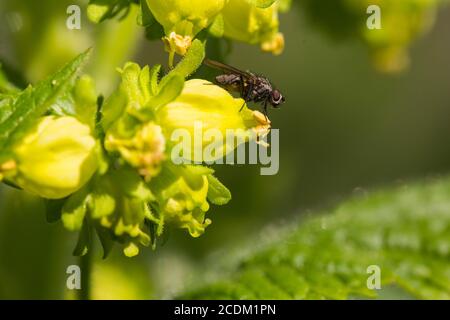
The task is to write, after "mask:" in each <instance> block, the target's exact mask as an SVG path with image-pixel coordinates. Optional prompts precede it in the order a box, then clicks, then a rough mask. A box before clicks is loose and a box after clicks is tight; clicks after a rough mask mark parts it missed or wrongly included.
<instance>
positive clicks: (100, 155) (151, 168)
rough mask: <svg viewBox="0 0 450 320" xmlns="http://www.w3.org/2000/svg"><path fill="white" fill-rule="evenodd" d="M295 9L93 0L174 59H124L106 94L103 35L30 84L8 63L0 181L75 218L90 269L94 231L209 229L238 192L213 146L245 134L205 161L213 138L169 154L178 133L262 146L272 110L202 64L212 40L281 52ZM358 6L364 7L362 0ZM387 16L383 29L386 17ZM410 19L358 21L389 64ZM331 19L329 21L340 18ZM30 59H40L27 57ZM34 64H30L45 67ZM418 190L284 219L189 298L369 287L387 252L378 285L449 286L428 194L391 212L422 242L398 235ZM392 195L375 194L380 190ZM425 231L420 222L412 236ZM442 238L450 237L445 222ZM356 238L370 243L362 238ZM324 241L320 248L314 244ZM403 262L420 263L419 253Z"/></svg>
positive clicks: (198, 1) (126, 247)
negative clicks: (285, 18) (214, 78)
mask: <svg viewBox="0 0 450 320" xmlns="http://www.w3.org/2000/svg"><path fill="white" fill-rule="evenodd" d="M312 2H314V3H315V2H317V1H307V0H305V1H303V2H302V4H303V5H304V7H305V8H307V9H306V10H307V12H308V14H309V15H310V16H316V15H318V14H319V13H320V12H318V11H317V8H316V6H315V5H314V4H313V3H312ZM336 2H338V3H342V4H339V5H338V7H339V8H341V9H342V11H344V12H346V13H347V14H346V16H347V17H348V16H352V15H353V13H354V12H355V11H358V8H359V7H358V6H357V5H356V4H353V2H355V3H356V2H358V1H338V0H336ZM369 2H370V1H369ZM394 2H395V1H387V0H386V1H378V2H377V3H379V4H380V7H381V9H382V10H384V9H386V10H389V9H390V8H391V7H393V8H394V9H395V10H399V9H398V6H397V5H394V4H393V3H394ZM404 2H408V1H402V3H404ZM409 2H411V3H419V2H420V3H422V2H423V3H424V5H423V6H419V5H418V4H417V5H415V6H411V8H415V9H414V10H416V11H417V12H421V13H424V14H425V13H427V12H428V10H429V9H428V8H425V2H426V3H431V2H433V1H413V0H410V1H409ZM344 3H345V4H344ZM363 3H365V1H363ZM289 7H290V1H289V0H278V1H275V0H191V1H186V0H140V1H139V0H91V1H90V3H89V6H88V7H87V15H88V17H89V19H90V20H91V21H92V22H94V23H98V24H101V22H103V21H105V20H107V19H112V18H117V20H119V19H123V18H126V17H127V15H128V16H129V15H132V14H135V13H136V12H138V14H137V22H138V24H139V25H140V26H142V27H143V28H145V31H146V36H147V38H148V39H158V40H162V42H163V44H164V47H165V50H166V51H167V53H168V70H169V71H168V72H164V71H163V67H162V66H161V65H159V64H156V65H151V66H140V65H138V64H137V63H134V62H127V63H125V64H124V65H121V66H118V67H120V68H118V69H117V73H116V77H117V78H118V79H120V83H119V85H118V86H117V88H116V90H114V92H113V93H112V94H111V95H109V96H106V97H104V96H102V95H100V94H99V93H98V91H97V89H96V77H95V76H92V75H91V76H90V75H87V74H83V73H82V70H83V66H84V65H85V64H86V63H87V61H88V59H89V58H90V56H92V55H93V54H96V53H95V51H96V50H97V48H96V46H94V47H93V48H92V49H87V48H85V49H87V51H85V52H83V53H81V54H79V55H78V56H77V57H76V58H74V59H73V60H72V61H70V62H69V63H67V64H66V65H65V66H63V67H62V68H60V69H59V71H57V72H55V73H54V74H53V75H51V76H49V77H47V78H46V79H44V80H42V81H40V82H37V83H36V84H35V85H29V86H27V87H24V86H22V85H21V84H18V83H17V82H15V81H12V80H11V79H8V76H7V74H8V72H4V71H3V70H2V69H0V181H2V182H3V183H5V184H8V185H9V186H12V187H15V188H18V189H21V190H23V191H24V192H29V193H32V194H34V195H37V196H39V197H41V198H43V199H44V200H45V202H46V205H47V219H48V221H49V222H55V221H61V222H62V224H63V226H64V227H65V228H66V229H67V230H70V231H75V232H78V235H79V236H78V242H77V244H76V246H75V249H74V252H73V253H74V255H77V256H81V257H83V258H82V264H81V267H82V268H84V270H85V271H86V272H87V271H88V270H90V267H89V264H90V263H91V258H90V253H91V251H92V245H93V243H92V241H93V240H92V239H93V238H94V237H93V235H94V234H97V236H98V238H99V239H100V242H101V245H102V248H103V252H104V257H105V258H106V257H107V256H108V254H109V253H110V252H111V249H112V248H113V245H114V244H116V245H119V246H120V247H121V249H122V250H123V253H124V255H125V256H127V257H133V256H136V255H138V254H139V252H140V250H142V248H143V247H150V248H152V249H155V248H156V247H157V245H158V243H159V241H160V239H161V237H163V235H164V233H165V230H166V228H167V227H175V228H181V229H184V230H186V231H187V232H188V233H189V234H190V235H191V236H192V237H199V236H201V235H202V234H203V233H204V232H205V229H206V228H207V227H208V226H209V225H210V224H211V222H212V221H211V219H210V214H209V211H210V210H212V209H211V206H212V205H218V206H222V205H226V204H227V203H228V202H229V201H230V199H231V193H230V191H229V190H228V189H227V188H226V187H225V186H224V185H223V184H222V183H221V182H220V180H219V179H218V177H216V176H215V175H214V169H213V168H212V167H211V166H210V164H213V163H220V161H217V160H218V159H219V158H223V157H225V156H226V155H227V154H229V153H232V152H234V151H236V149H237V148H239V146H240V145H239V143H234V142H235V141H233V143H227V141H226V140H225V139H217V140H215V141H214V142H216V145H215V146H214V148H215V150H216V151H217V153H216V154H215V156H211V157H209V158H208V157H207V158H203V157H201V159H200V160H199V161H192V160H197V159H192V158H191V157H190V156H188V155H194V154H195V153H196V152H197V150H195V148H200V150H199V152H200V154H201V155H203V154H205V150H204V149H205V148H207V147H208V146H210V144H211V141H212V138H213V137H207V136H206V135H201V136H200V141H198V140H197V138H196V137H195V142H196V143H195V146H194V145H193V146H186V145H184V146H183V149H184V150H185V151H186V150H187V151H186V152H184V153H183V154H182V155H181V158H177V161H173V160H174V159H173V157H172V154H173V151H174V148H176V147H177V144H176V141H173V139H172V137H173V136H174V134H175V135H176V133H177V130H183V131H182V132H183V133H192V135H191V137H192V136H194V131H195V128H196V126H197V125H198V124H199V123H200V124H201V125H202V128H203V129H204V130H208V129H211V130H214V132H217V133H218V134H219V135H220V136H221V137H226V135H227V132H228V131H230V130H231V131H233V132H235V133H236V136H235V138H236V139H237V140H238V141H240V143H241V144H245V143H259V144H264V143H261V142H262V141H264V138H265V137H266V136H267V135H268V134H269V133H270V130H271V122H270V120H269V119H267V118H266V117H265V116H264V115H263V114H262V113H261V112H259V111H256V110H252V109H249V108H248V107H247V105H245V104H244V100H243V99H241V98H236V97H234V96H232V95H231V94H230V93H229V92H228V91H226V90H225V89H224V88H221V87H219V86H217V85H215V84H212V83H211V82H209V80H211V77H208V76H206V75H205V72H203V73H202V72H199V71H198V69H199V67H200V66H201V65H202V62H203V60H204V59H205V56H206V52H211V54H213V55H215V57H214V58H220V57H221V56H223V55H224V51H225V50H224V49H223V44H224V43H225V44H226V43H230V42H231V41H241V42H246V43H249V44H253V45H257V46H259V47H260V48H261V50H263V51H265V52H270V53H273V54H274V55H279V54H281V53H282V51H283V49H284V45H285V41H284V37H283V34H282V33H280V32H279V12H285V11H287V10H288V8H289ZM422 7H423V8H422ZM355 8H356V9H355ZM411 10H413V9H411ZM420 10H422V11H420ZM400 11H401V10H400ZM358 12H359V11H358ZM361 12H362V13H363V15H365V14H366V13H365V12H366V11H365V9H364V10H363V11H361ZM391 12H394V11H386V13H387V14H388V17H390V18H389V19H394V18H392V16H393V14H392V15H391V14H390V13H391ZM395 12H397V11H395ZM384 13H385V12H384V11H382V14H384ZM417 15H418V16H419V17H421V15H419V13H417ZM356 16H358V18H357V19H355V20H349V21H358V20H359V19H360V16H359V14H356ZM395 19H397V18H395ZM390 21H391V20H387V22H386V23H385V24H383V28H390V24H389V22H390ZM402 21H403V23H404V24H405V25H406V26H407V27H408V28H407V30H410V32H408V34H407V35H404V36H403V37H402V36H401V35H398V34H396V33H391V32H390V31H389V30H388V31H386V29H381V30H375V31H374V32H377V33H371V32H369V31H366V30H364V31H363V32H362V31H361V32H360V33H359V37H361V38H363V39H364V40H365V41H367V42H369V43H370V44H371V46H370V47H371V49H372V53H373V56H374V59H375V62H376V63H377V65H379V66H381V67H382V68H385V69H396V67H398V66H401V63H402V62H401V61H400V62H399V60H401V59H404V58H405V48H406V47H407V45H408V44H409V42H410V41H411V38H412V37H413V36H414V35H415V34H416V33H418V32H419V31H420V30H422V29H423V28H425V23H424V26H422V25H421V26H419V27H417V28H415V27H414V26H411V25H412V24H413V22H412V20H411V21H410V20H408V19H406V18H405V19H403V20H402ZM414 21H417V19H416V20H414ZM123 23H126V22H123ZM327 23H328V24H326V23H324V25H325V26H327V25H329V24H330V23H332V21H328V22H327ZM361 25H365V23H363V24H361ZM99 27H100V25H99ZM355 29H358V30H360V28H359V27H358V28H356V27H355ZM383 30H384V31H383ZM418 30H419V31H418ZM373 35H375V36H373ZM372 36H373V38H372ZM223 39H224V40H223ZM218 48H219V49H218ZM207 49H208V50H207ZM99 50H101V49H99ZM93 51H94V53H93ZM111 55H112V53H111ZM395 63H397V64H396V65H393V64H395ZM399 64H400V65H399ZM30 65H32V66H38V65H39V63H34V64H33V63H32V61H31V60H30ZM30 68H31V67H30ZM36 68H37V67H36ZM36 68H35V69H33V74H39V72H38V71H39V70H38V68H37V69H36ZM203 71H204V70H203ZM202 75H203V76H202ZM112 82H113V81H112ZM178 132H179V131H178ZM217 141H218V142H217ZM217 143H218V144H217ZM178 147H179V146H178ZM265 147H267V146H265ZM183 157H184V159H183ZM418 190H419V187H417V188H415V189H414V190H413V191H411V194H410V193H398V194H397V195H396V196H393V199H391V200H392V202H393V205H392V206H386V207H383V206H377V205H376V203H372V202H370V201H369V200H367V202H370V203H369V205H368V206H367V207H368V208H370V210H369V211H374V214H366V215H364V216H361V217H360V216H358V215H356V214H354V213H356V212H357V211H358V210H359V209H360V206H361V208H363V207H364V206H365V204H364V203H359V202H355V203H353V202H352V203H350V204H349V205H348V207H346V206H344V207H343V208H339V209H337V214H336V216H335V217H332V218H327V219H324V220H323V219H316V220H312V221H311V222H310V223H309V224H306V225H305V227H303V228H300V229H299V230H298V231H295V232H292V230H284V229H283V230H280V233H283V235H284V234H285V233H286V234H288V233H289V234H291V235H290V236H286V238H282V239H281V242H282V245H280V246H277V245H274V244H273V243H270V245H269V246H268V247H266V248H264V250H262V251H261V253H255V252H253V253H252V254H249V255H248V258H247V259H244V262H242V263H241V264H240V265H239V267H236V268H235V269H233V270H234V273H233V277H231V278H230V279H229V280H226V281H225V280H220V279H219V280H218V281H217V282H214V283H213V284H211V285H210V286H206V287H199V288H197V289H195V290H192V291H190V292H189V293H185V294H184V295H182V296H183V297H213V298H347V297H348V296H349V295H351V294H362V295H367V296H373V295H374V293H373V292H372V291H370V290H369V289H367V287H366V282H365V280H366V278H365V276H366V274H365V270H366V268H367V267H368V266H369V265H371V264H377V263H380V264H382V266H381V267H382V268H384V267H385V269H384V270H386V271H387V272H388V273H387V274H386V275H385V276H383V278H382V280H383V284H390V283H395V282H397V283H398V282H400V284H402V285H403V287H405V288H406V289H410V291H411V292H412V293H416V294H417V295H418V296H423V297H438V298H442V297H444V298H448V296H449V294H448V292H450V288H449V286H448V282H446V283H445V282H443V281H438V280H440V279H445V277H446V276H447V280H448V276H449V273H448V272H449V270H448V265H447V266H446V267H445V266H443V264H444V263H443V261H444V260H445V259H448V258H449V249H448V248H449V247H448V242H446V243H445V241H444V240H445V237H444V235H445V232H444V231H448V228H449V225H450V220H449V216H448V214H438V213H436V219H437V218H439V219H440V225H439V226H436V225H433V223H431V222H430V221H429V220H426V218H425V213H424V210H425V209H426V208H428V206H431V204H430V203H429V202H427V201H425V205H423V206H421V205H420V204H418V205H417V207H416V208H414V210H410V212H411V214H406V213H405V214H403V215H401V216H398V217H397V220H398V221H397V220H396V221H395V223H399V224H404V225H403V227H404V230H403V231H402V233H401V234H400V236H402V237H413V238H414V239H415V240H416V242H419V243H420V244H419V245H418V247H408V246H406V247H405V246H403V247H402V244H401V243H400V242H401V241H402V239H403V238H402V239H400V238H398V235H396V234H395V233H393V232H392V229H391V228H392V219H390V216H389V214H388V213H389V212H391V211H392V210H395V208H393V207H395V206H398V207H399V208H401V209H402V208H404V207H405V206H407V205H406V203H405V201H407V200H405V199H404V198H405V197H406V198H407V197H410V198H409V199H410V200H411V199H413V198H414V199H416V198H418V197H419V196H417V193H419V191H418ZM433 190H434V191H437V192H438V195H437V196H436V197H437V201H439V203H442V206H447V207H448V206H449V204H448V201H446V200H445V199H443V198H444V197H443V193H444V191H448V190H449V188H448V183H444V184H439V185H436V186H434V187H429V188H428V189H426V190H425V191H426V194H430V193H431V191H433ZM416 196H417V197H416ZM387 197H389V196H387V195H385V194H380V195H376V196H374V200H373V201H378V200H379V199H382V198H387ZM430 197H431V195H430ZM421 207H424V209H423V210H421V209H420V208H421ZM342 211H348V213H345V212H342ZM360 211H363V210H360ZM375 211H376V212H375ZM425 211H426V210H425ZM402 212H404V211H402ZM447 212H448V211H447ZM375 213H377V214H381V221H379V223H380V224H379V226H378V227H377V228H379V229H380V230H381V231H382V232H383V234H386V238H379V237H378V236H376V234H375V233H374V232H375V231H374V229H373V228H372V226H373V224H375V225H376V223H378V222H376V221H375V216H376V214H375ZM400 218H404V219H405V220H401V219H400ZM350 220H354V221H356V225H355V226H354V227H353V229H350V228H348V227H346V223H347V222H349V221H350ZM372 222H373V223H372ZM416 222H417V224H416ZM418 229H421V230H425V231H426V232H425V231H424V232H422V233H421V234H419V235H416V234H415V233H414V232H415V231H417V230H418ZM433 230H434V231H433ZM396 236H397V237H396ZM446 237H447V240H448V233H447V234H446ZM443 239H444V240H443ZM430 241H431V242H430ZM362 244H366V245H367V246H368V247H369V248H370V251H366V250H364V249H363V248H362ZM421 244H422V245H423V246H422V245H421ZM319 246H320V247H322V248H323V251H322V252H320V251H317V250H316V249H314V248H317V247H319ZM405 250H410V251H411V252H413V254H415V255H417V256H419V253H424V254H425V255H426V256H427V257H430V259H429V261H430V265H428V266H426V267H424V268H422V269H420V270H416V271H417V274H415V273H414V274H408V273H407V272H406V271H405V269H401V268H400V269H399V268H396V267H395V266H394V265H393V264H392V261H393V259H394V260H396V261H399V260H401V259H402V258H403V257H404V255H403V254H404V251H405ZM370 254H372V255H371V256H370ZM371 257H377V259H375V260H373V259H371ZM389 258H392V259H389ZM405 261H406V262H405V263H406V264H408V263H410V264H413V263H414V261H413V259H409V260H408V259H406V258H405ZM325 266H327V268H332V270H328V271H329V272H328V273H327V275H328V276H326V275H325V273H323V271H324V270H322V269H323V268H325ZM361 270H363V271H361ZM382 270H383V269H382ZM414 270H415V269H413V271H414ZM424 270H425V271H424ZM422 271H423V272H422ZM361 272H362V273H361ZM414 272H415V271H414ZM420 272H422V273H420ZM424 273H426V274H425V275H424ZM436 277H437V278H438V280H436V279H437V278H436ZM433 281H434V282H433ZM429 282H431V283H434V285H431V284H430V283H429ZM88 283H89V278H87V280H86V279H85V280H84V284H85V285H83V292H84V293H83V294H82V295H81V297H83V298H88V296H87V292H88V288H86V286H88ZM417 283H418V284H417ZM256 286H258V289H256ZM418 287H420V288H426V289H427V290H428V291H426V292H428V294H427V293H417V292H418V290H417V288H418Z"/></svg>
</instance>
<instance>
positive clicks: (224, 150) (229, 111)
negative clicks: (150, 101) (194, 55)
mask: <svg viewBox="0 0 450 320" xmlns="http://www.w3.org/2000/svg"><path fill="white" fill-rule="evenodd" d="M241 108H242V110H241ZM157 118H158V121H159V123H160V125H161V127H162V128H163V132H164V135H165V136H166V141H167V143H168V144H171V145H172V146H173V145H174V144H178V145H181V146H182V147H183V148H182V149H184V150H187V149H189V150H190V152H187V154H183V158H184V159H186V160H189V161H196V162H197V161H198V157H197V155H198V154H200V155H201V156H202V159H203V161H214V160H216V159H219V158H222V157H223V156H225V155H226V154H228V153H229V152H232V151H233V150H234V149H235V148H236V147H237V146H238V145H239V144H242V143H245V142H247V141H250V140H252V139H254V140H257V139H258V138H259V137H262V136H264V135H266V134H267V133H268V132H269V130H270V121H268V119H266V118H265V116H264V115H262V114H261V113H260V112H259V111H252V110H250V109H248V108H247V107H246V106H245V104H244V100H243V99H240V98H239V99H238V98H234V97H233V96H232V95H231V94H230V93H229V92H228V91H226V90H225V89H223V88H221V87H219V86H216V85H213V84H212V83H210V82H208V81H206V80H201V79H193V80H189V81H187V82H186V83H185V86H184V88H183V91H182V93H181V95H180V96H178V98H177V99H175V100H174V101H172V102H171V103H169V104H167V105H166V106H164V107H162V108H160V109H159V110H158V114H157ZM230 133H232V134H233V135H234V137H236V141H235V140H234V139H227V136H228V135H229V134H230ZM187 136H188V137H187ZM180 138H181V139H182V140H183V141H180V140H181V139H180ZM185 138H189V139H185ZM191 138H192V139H191ZM221 139H222V142H221V141H220V140H221ZM188 140H189V141H188ZM230 140H232V141H230ZM214 143H218V144H217V146H216V147H217V148H216V151H217V152H216V153H215V154H212V155H210V154H208V155H204V154H203V153H204V152H203V151H205V148H207V147H210V146H211V145H212V144H214ZM199 149H200V150H199ZM200 161H201V160H200Z"/></svg>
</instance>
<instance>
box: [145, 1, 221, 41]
mask: <svg viewBox="0 0 450 320" xmlns="http://www.w3.org/2000/svg"><path fill="white" fill-rule="evenodd" d="M227 2H228V0H189V1H187V0H147V5H148V7H149V9H150V11H151V12H152V14H153V16H154V17H155V19H156V20H157V21H158V22H159V23H160V24H161V25H162V26H163V27H164V31H165V33H166V35H169V34H170V33H172V32H175V33H176V34H179V35H181V36H191V37H194V36H195V35H196V34H197V33H198V32H199V31H201V30H202V29H205V28H206V27H208V26H209V25H210V24H211V23H212V22H213V21H214V18H215V17H216V16H217V14H219V13H220V11H221V10H222V9H223V7H224V5H225V4H226V3H227Z"/></svg>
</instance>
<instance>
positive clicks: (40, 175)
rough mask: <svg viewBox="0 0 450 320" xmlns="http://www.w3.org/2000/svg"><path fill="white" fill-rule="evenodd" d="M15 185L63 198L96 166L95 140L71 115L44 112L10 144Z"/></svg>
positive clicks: (82, 182)
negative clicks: (13, 143) (14, 171)
mask: <svg viewBox="0 0 450 320" xmlns="http://www.w3.org/2000/svg"><path fill="white" fill-rule="evenodd" d="M12 152H13V154H14V157H15V161H16V163H17V169H16V170H17V172H16V175H15V176H14V178H13V179H12V180H13V181H14V182H15V183H16V184H17V185H18V186H20V187H21V188H23V189H24V190H26V191H29V192H32V193H34V194H37V195H39V196H41V197H44V198H50V199H58V198H64V197H66V196H68V195H70V194H72V193H74V192H75V191H77V190H78V189H80V188H81V187H82V186H83V185H84V184H85V183H86V182H87V181H88V180H89V179H90V178H91V177H92V175H93V174H94V172H95V171H96V170H97V156H96V142H95V139H94V138H93V137H92V136H91V132H90V129H89V127H88V126H87V125H84V124H82V123H80V122H79V121H78V120H76V119H75V118H73V117H60V118H57V117H54V116H46V117H43V118H41V119H40V120H39V122H38V123H37V124H36V125H35V126H34V127H33V128H31V130H30V131H29V132H28V133H27V134H26V135H25V136H24V137H23V138H22V139H21V140H20V141H18V142H17V143H16V144H15V145H14V146H13V148H12Z"/></svg>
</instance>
